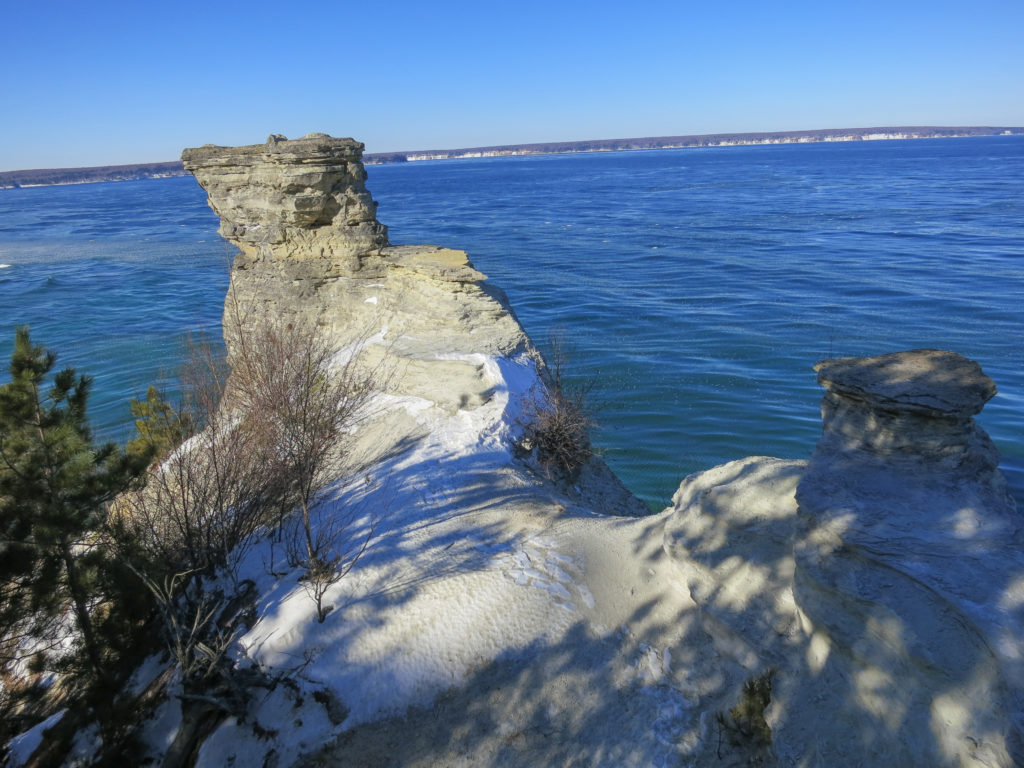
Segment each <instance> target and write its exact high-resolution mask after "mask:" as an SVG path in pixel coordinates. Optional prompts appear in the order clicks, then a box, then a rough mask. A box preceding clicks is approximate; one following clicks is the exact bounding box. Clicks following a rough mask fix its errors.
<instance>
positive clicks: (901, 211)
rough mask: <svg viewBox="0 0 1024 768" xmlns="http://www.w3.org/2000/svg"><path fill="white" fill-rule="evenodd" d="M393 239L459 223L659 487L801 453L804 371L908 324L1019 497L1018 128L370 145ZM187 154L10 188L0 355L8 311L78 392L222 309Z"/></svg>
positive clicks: (116, 387) (102, 393)
mask: <svg viewBox="0 0 1024 768" xmlns="http://www.w3.org/2000/svg"><path fill="white" fill-rule="evenodd" d="M368 172H369V182H368V185H369V187H370V190H371V192H372V194H373V196H374V198H375V199H376V200H377V201H378V202H379V203H380V207H379V210H378V216H379V218H380V220H381V221H382V222H384V223H385V224H387V225H388V226H389V228H390V237H391V241H392V242H394V243H437V244H441V245H445V246H449V247H455V248H463V249H465V250H466V251H468V252H469V254H470V257H471V258H472V260H473V262H474V264H475V265H476V266H477V267H478V268H479V269H480V270H481V271H483V272H485V273H487V274H488V275H489V276H490V277H491V279H492V281H493V282H494V283H496V284H498V285H499V286H501V287H502V288H504V289H505V291H506V292H507V293H508V295H509V297H510V299H511V301H512V304H513V306H514V307H515V309H516V312H517V314H518V315H519V318H520V320H521V321H522V323H523V325H524V326H525V327H526V330H527V332H528V333H529V334H530V335H531V336H532V337H533V338H534V339H535V340H536V341H537V342H538V343H539V344H540V346H541V347H542V348H543V347H544V346H545V342H546V339H547V338H548V335H549V332H550V331H551V329H562V330H564V334H565V336H566V338H567V339H568V340H569V341H570V342H571V343H572V345H573V346H574V347H575V351H574V355H573V359H572V361H571V368H572V371H573V372H574V374H575V375H576V376H578V377H579V378H580V379H581V380H582V379H591V378H592V379H594V380H595V381H596V387H595V389H594V399H595V401H597V402H598V403H599V404H600V406H601V410H600V413H599V418H600V421H601V426H600V428H599V429H598V431H597V434H596V439H597V443H598V444H599V445H600V446H601V447H602V448H603V449H604V451H605V455H606V459H607V461H608V462H609V463H610V464H611V465H612V467H613V468H614V469H615V470H616V472H617V473H618V474H619V475H620V477H622V478H623V480H624V481H625V482H626V484H627V485H629V486H630V488H631V489H633V490H634V491H635V492H636V493H637V494H638V495H640V496H641V497H642V498H644V499H645V500H647V501H648V502H650V503H651V504H652V505H653V506H655V507H660V506H661V505H663V504H665V503H667V501H668V498H669V497H670V496H671V494H672V493H673V491H674V490H675V488H676V487H677V486H678V484H679V482H680V480H681V479H682V478H683V477H684V476H685V475H687V474H689V473H691V472H695V471H698V470H700V469H704V468H707V467H710V466H713V465H715V464H719V463H722V462H725V461H729V460H732V459H736V458H740V457H743V456H748V455H752V454H768V455H774V456H781V457H787V458H806V457H807V456H808V455H809V454H810V452H811V450H812V449H813V447H814V444H815V442H816V441H817V438H818V436H819V434H820V431H821V425H820V420H819V412H818V404H819V401H820V398H821V390H820V388H819V387H818V386H817V385H816V383H815V374H814V372H813V371H812V370H811V367H812V366H813V365H814V363H815V362H816V361H818V360H820V359H823V358H826V357H829V356H830V355H831V356H837V357H838V356H847V355H873V354H881V353H884V352H892V351H896V350H900V349H911V348H916V347H937V348H943V349H951V350H955V351H957V352H960V353H962V354H964V355H967V356H968V357H972V358H974V359H975V360H977V361H979V362H980V363H981V364H982V366H983V367H984V369H985V371H986V373H988V374H989V375H990V376H991V377H992V378H993V379H994V380H995V381H996V383H997V385H998V386H999V390H1000V393H999V395H997V396H996V398H994V399H993V400H992V401H991V402H990V403H989V405H988V406H987V407H986V409H985V411H984V412H983V413H982V414H981V416H980V417H979V421H980V422H981V423H982V425H983V426H984V428H985V429H986V430H987V431H988V432H989V434H991V435H992V437H993V438H994V439H995V441H996V443H997V445H998V446H999V448H1000V450H1001V451H1002V454H1003V459H1004V461H1003V469H1004V471H1005V472H1006V474H1007V477H1008V479H1009V481H1010V483H1011V487H1012V488H1013V490H1014V492H1015V494H1016V496H1017V498H1018V500H1019V503H1020V504H1021V506H1022V508H1024V309H1022V305H1024V137H985V138H971V139H940V140H915V141H882V142H857V143H848V144H806V145H782V146H759V147H727V148H713V149H683V150H663V151H653V152H629V153H600V154H585V155H559V156H545V157H523V158H494V159H482V160H458V161H438V162H428V163H409V164H404V165H392V166H371V167H370V168H368ZM216 228H217V221H216V217H215V216H214V215H213V213H212V212H211V211H210V210H209V209H208V208H207V206H206V202H205V195H204V193H203V192H202V190H200V188H199V187H198V185H197V184H196V183H195V181H194V180H192V179H191V178H185V179H159V180H149V181H139V182H123V183H115V184H91V185H81V186H69V187H46V188H33V189H20V190H5V191H0V264H6V265H10V266H8V267H5V268H0V356H2V357H3V358H5V359H6V358H7V357H9V355H10V349H11V346H12V339H13V329H14V326H15V325H17V324H21V323H29V324H30V325H31V326H32V333H33V338H34V340H35V341H37V342H39V343H44V344H46V345H47V346H50V347H51V348H53V349H55V350H56V351H57V352H58V353H59V354H60V362H61V363H63V364H67V365H74V366H76V367H77V368H79V369H80V370H82V371H83V372H86V373H89V374H91V375H93V376H94V377H95V379H96V384H95V394H94V397H93V405H92V416H93V421H94V424H95V425H96V427H97V431H98V432H100V433H101V434H102V435H103V436H105V437H111V438H117V439H120V438H123V437H125V436H127V435H128V433H129V428H128V425H129V424H130V415H129V413H128V407H127V400H128V398H129V397H131V396H133V395H137V394H140V393H142V392H143V391H144V390H145V387H146V385H147V384H148V383H150V382H152V381H154V380H156V379H159V378H160V377H162V376H166V375H167V374H168V372H172V371H173V370H174V368H175V367H176V365H177V361H178V359H179V358H180V354H181V350H182V346H183V341H184V338H185V336H186V334H187V333H189V332H190V331H194V330H195V329H197V328H205V329H207V330H208V331H210V332H212V333H213V334H214V335H216V334H218V333H219V318H220V312H221V307H222V303H223V296H224V291H225V288H226V285H227V262H228V260H229V259H230V249H229V248H228V247H227V246H226V245H225V244H224V243H223V241H221V240H220V239H219V237H218V236H217V234H216Z"/></svg>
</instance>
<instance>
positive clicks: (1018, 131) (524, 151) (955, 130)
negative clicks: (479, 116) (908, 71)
mask: <svg viewBox="0 0 1024 768" xmlns="http://www.w3.org/2000/svg"><path fill="white" fill-rule="evenodd" d="M1017 135H1024V127H1019V126H1018V127H1005V126H1000V127H993V126H957V127H937V126H892V127H879V128H832V129H822V130H813V131H774V132H762V133H713V134H700V135H692V136H655V137H647V138H639V139H595V140H591V141H558V142H548V143H541V144H503V145H497V146H491V147H471V148H461V149H432V150H419V151H412V152H373V153H368V154H366V155H364V156H363V162H364V164H365V165H385V164H391V163H410V162H421V161H424V160H460V159H470V158H482V157H521V156H528V155H565V154H578V153H583V152H629V151H638V150H653V149H687V148H694V147H735V146H756V145H763V144H814V143H828V142H846V141H885V140H898V139H944V138H965V137H973V136H1017ZM185 175H187V174H186V172H185V169H184V168H183V167H182V164H181V161H179V160H174V161H170V162H162V163H141V164H135V165H107V166H96V167H90V168H47V169H32V170H24V171H0V189H18V188H22V187H51V186H64V185H69V184H94V183H98V182H105V181H137V180H139V179H159V178H171V177H176V176H185Z"/></svg>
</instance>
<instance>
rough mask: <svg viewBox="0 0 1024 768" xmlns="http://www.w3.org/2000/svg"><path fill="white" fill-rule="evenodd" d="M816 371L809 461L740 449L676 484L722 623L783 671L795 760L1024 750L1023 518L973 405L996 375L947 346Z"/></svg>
mask: <svg viewBox="0 0 1024 768" xmlns="http://www.w3.org/2000/svg"><path fill="white" fill-rule="evenodd" d="M816 370H817V371H818V380H819V383H821V384H822V385H823V386H824V387H825V388H826V393H825V396H824V399H823V402H822V420H823V435H822V438H821V440H820V442H819V443H818V446H817V449H816V450H815V452H814V455H813V456H812V458H811V460H810V462H809V463H808V464H807V466H806V467H805V468H804V467H801V466H800V465H799V464H798V463H794V462H779V461H778V460H764V459H762V460H746V461H745V462H734V463H733V464H731V465H726V466H725V467H720V468H717V469H714V470H710V471H708V472H705V473H701V474H700V475H697V476H695V477H694V478H690V479H688V480H687V481H686V482H685V483H684V484H683V486H682V487H681V488H680V491H679V493H678V494H677V495H676V497H675V499H674V502H675V512H674V513H673V515H672V517H671V518H670V519H669V520H668V522H667V523H666V534H665V536H666V538H665V543H666V550H667V551H668V552H669V554H670V555H671V556H672V557H673V558H674V559H675V560H676V562H677V563H678V565H679V567H680V569H681V571H682V573H683V575H684V577H685V579H686V582H687V585H688V587H689V590H690V593H691V595H692V596H693V597H694V599H695V601H696V602H697V603H698V604H699V605H700V606H701V611H702V615H703V617H704V626H705V627H706V628H707V630H708V632H709V634H710V635H711V637H712V638H713V639H714V640H715V642H716V643H717V644H718V646H719V647H720V648H722V649H723V650H725V651H726V652H727V653H729V654H730V655H732V656H733V657H734V658H736V659H737V660H739V661H740V662H741V663H743V664H744V665H745V666H746V667H747V668H749V669H751V670H761V669H766V668H769V667H771V668H773V669H774V670H775V671H776V674H775V690H774V693H773V703H772V707H771V709H770V711H769V713H768V714H769V722H770V724H771V726H772V728H773V733H774V737H775V739H774V741H775V750H776V753H777V755H778V757H779V758H780V760H781V762H782V763H783V764H786V765H790V764H792V765H822V766H826V765H828V766H832V765H860V764H870V765H934V766H940V765H942V766H954V765H955V766H962V765H977V766H1012V765H1018V764H1021V761H1022V760H1024V751H1022V745H1024V741H1022V739H1021V734H1022V732H1024V731H1022V725H1024V723H1022V721H1021V713H1022V712H1024V698H1022V693H1024V678H1022V661H1024V631H1022V630H1024V554H1022V553H1024V538H1022V525H1021V523H1022V520H1021V518H1020V515H1019V514H1018V512H1017V510H1016V508H1015V506H1014V503H1013V501H1012V499H1011V497H1010V496H1009V494H1008V493H1007V491H1006V488H1005V483H1004V480H1003V478H1002V475H1001V473H1000V472H999V471H998V469H997V465H998V459H999V457H998V453H997V451H996V449H995V448H994V446H993V444H992V442H991V441H990V440H989V438H988V436H987V435H985V433H984V432H983V431H982V430H981V429H980V428H979V427H978V426H977V424H976V423H975V422H974V419H973V418H972V417H973V416H974V415H975V414H977V413H978V412H979V411H980V410H981V408H982V406H983V405H984V404H985V402H986V401H987V400H989V399H990V398H991V397H992V396H993V395H994V394H995V386H994V384H993V383H992V381H991V380H990V379H989V378H988V377H987V376H985V375H984V374H983V373H982V371H981V368H980V367H979V366H978V365H977V364H976V363H974V362H972V361H970V360H967V359H965V358H963V357H961V356H960V355H956V354H953V353H949V352H940V351H935V350H914V351H911V352H901V353H895V354H889V355H882V356H880V357H872V358H846V359H839V360H827V361H824V362H821V363H819V364H818V365H817V366H816ZM797 478H799V484H797V483H796V480H797ZM794 486H795V488H796V493H795V498H794V497H793V495H792V490H793V488H794ZM780 491H781V493H780Z"/></svg>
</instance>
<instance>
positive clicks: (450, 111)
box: [0, 0, 1024, 170]
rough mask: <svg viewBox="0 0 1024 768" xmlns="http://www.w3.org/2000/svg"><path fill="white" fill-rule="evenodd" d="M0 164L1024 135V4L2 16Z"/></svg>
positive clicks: (443, 1)
mask: <svg viewBox="0 0 1024 768" xmlns="http://www.w3.org/2000/svg"><path fill="white" fill-rule="evenodd" d="M3 16H4V24H3V29H2V31H0V40H2V45H0V61H2V66H3V77H2V78H0V105H2V109H3V116H2V118H0V139H2V140H0V170H14V169H24V168H53V167H73V166H86V165H111V164H120V163H135V162H147V161H160V160H173V159H176V158H177V157H178V156H179V155H180V153H181V150H182V148H184V147H188V146H197V145H200V144H204V143H215V144H253V143H258V142H262V141H263V140H264V139H265V138H266V136H267V135H268V134H270V133H283V134H285V135H287V136H289V137H292V138H294V137H297V136H301V135H303V134H305V133H308V132H311V131H323V132H326V133H330V134H332V135H335V136H353V137H355V138H357V139H359V140H360V141H363V142H365V143H366V147H367V151H369V152H384V151H397V150H413V149H430V148H452V147H467V146H482V145H488V144H504V143H524V142H537V141H570V140H576V139H596V138H621V137H635V136H664V135H679V134H692V133H717V132H741V131H775V130H798V129H811V128H834V127H866V126H873V125H1014V126H1024V44H1022V42H1021V31H1022V30H1024V1H1022V0H976V1H975V2H971V3H965V2H962V0H958V1H957V2H947V1H946V0H933V1H931V2H918V1H917V0H902V1H901V0H889V1H888V2H874V1H873V0H862V1H861V2H830V1H829V0H815V2H786V0H776V1H775V2H767V1H764V0H762V1H761V2H744V1H742V0H740V1H737V2H728V3H716V2H711V1H710V0H702V1H701V2H692V1H691V0H676V1H675V2H644V0H635V1H634V2H632V3H629V2H622V1H621V0H619V1H618V2H614V3H612V2H604V1H603V0H592V1H591V2H558V0H548V1H547V2H534V1H533V0H525V1H523V2H516V3H508V2H501V1H500V0H497V1H493V0H492V2H490V3H487V2H486V1H483V2H481V1H480V0H477V1H476V2H449V1H447V0H435V2H432V3H426V2H407V1H406V0H400V1H399V0H396V1H394V2H389V0H369V1H366V0H364V1H363V2H347V3H342V2H337V1H336V2H317V0H307V1H306V2H304V3H301V4H295V5H289V4H286V3H282V2H274V3H269V2H262V1H261V0H248V1H247V2H217V0H204V2H192V0H174V2H155V3H151V2H145V1H144V0H134V1H133V2H109V1H107V0H95V1H94V2H81V0H77V1H76V2H66V1H65V0H49V1H48V2H45V3H43V2H32V1H31V0H28V1H27V0H18V1H17V2H16V3H11V4H8V6H7V8H6V10H5V11H4V14H3Z"/></svg>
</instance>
